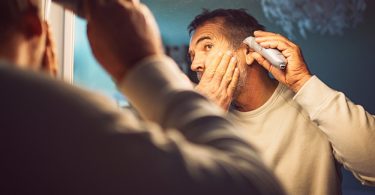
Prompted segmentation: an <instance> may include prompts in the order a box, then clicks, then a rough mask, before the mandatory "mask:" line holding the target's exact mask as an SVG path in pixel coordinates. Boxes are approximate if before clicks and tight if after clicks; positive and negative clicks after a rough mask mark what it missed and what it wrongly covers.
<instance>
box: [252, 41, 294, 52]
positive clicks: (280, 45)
mask: <svg viewBox="0 0 375 195" xmlns="http://www.w3.org/2000/svg"><path fill="white" fill-rule="evenodd" d="M259 45H260V46H262V47H264V48H272V49H278V50H280V51H284V50H287V49H293V47H292V46H290V45H288V44H287V43H285V42H283V41H265V42H261V43H259Z"/></svg>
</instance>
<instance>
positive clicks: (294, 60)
mask: <svg viewBox="0 0 375 195" xmlns="http://www.w3.org/2000/svg"><path fill="white" fill-rule="evenodd" d="M254 35H255V41H256V42H258V43H259V44H260V45H261V46H262V47H264V48H275V49H278V50H280V51H281V53H282V54H283V55H284V56H285V58H286V59H287V61H288V63H287V66H286V69H285V70H280V69H277V68H275V67H274V66H272V65H271V64H270V63H269V62H268V61H267V60H265V59H264V58H263V57H262V56H261V55H260V54H258V53H256V52H254V53H253V54H252V56H253V57H254V58H255V60H256V61H257V62H258V63H259V64H260V65H262V66H263V67H264V68H266V69H267V70H268V71H269V72H270V73H271V74H272V75H273V76H274V77H275V78H276V79H277V80H278V81H279V82H281V83H283V84H285V85H287V86H288V87H289V88H291V89H292V90H293V91H294V92H298V91H299V90H300V89H301V87H302V86H303V85H304V84H305V83H306V82H307V81H308V80H309V79H310V78H311V74H310V71H309V70H308V68H307V66H306V63H305V60H304V59H303V56H302V52H301V50H300V48H299V47H298V46H297V45H295V44H294V43H292V42H291V41H290V40H288V39H287V38H285V37H283V36H281V35H279V34H275V33H271V32H264V31H255V32H254Z"/></svg>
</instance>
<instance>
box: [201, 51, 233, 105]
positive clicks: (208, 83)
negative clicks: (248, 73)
mask: <svg viewBox="0 0 375 195" xmlns="http://www.w3.org/2000/svg"><path fill="white" fill-rule="evenodd" d="M236 65H237V59H236V58H235V57H232V54H231V53H230V52H227V53H225V54H223V53H222V52H219V53H217V54H213V55H210V56H208V58H207V60H206V67H207V69H206V70H205V71H204V73H203V75H202V78H201V80H200V82H199V84H198V85H197V86H196V88H195V89H196V90H197V91H198V92H200V93H201V94H203V95H204V96H206V97H207V98H209V99H211V100H212V101H213V102H215V103H216V104H217V105H219V106H220V107H221V108H223V109H224V110H228V108H229V105H230V103H231V102H232V99H233V94H234V91H235V89H236V87H237V83H238V80H239V71H238V68H237V67H236Z"/></svg>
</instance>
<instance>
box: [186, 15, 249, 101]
mask: <svg viewBox="0 0 375 195" xmlns="http://www.w3.org/2000/svg"><path fill="white" fill-rule="evenodd" d="M224 27H225V26H224V25H223V23H222V22H207V23H205V24H203V25H202V26H200V27H198V28H197V29H196V30H195V32H194V34H193V36H192V37H191V40H190V46H189V54H190V59H191V62H192V63H191V65H190V68H191V70H193V71H195V72H196V73H197V76H198V79H199V80H200V79H201V77H202V75H203V74H204V71H205V70H206V69H207V68H208V67H207V65H208V64H209V62H207V57H208V55H209V54H215V53H217V52H219V51H221V52H223V53H225V52H226V51H228V50H230V51H232V52H233V55H234V56H236V58H237V61H238V63H237V67H238V70H239V71H240V79H239V83H238V86H241V85H243V84H244V82H245V80H246V76H247V75H246V69H247V65H246V60H245V55H244V54H243V53H242V52H240V49H239V50H237V51H234V49H233V48H232V47H231V45H230V41H229V40H228V39H227V38H226V37H225V35H224V34H223V33H222V32H223V31H224V30H225V29H223V28H224ZM238 86H237V89H236V91H237V92H236V93H235V94H237V95H238V91H239V90H240V89H239V88H240V87H238Z"/></svg>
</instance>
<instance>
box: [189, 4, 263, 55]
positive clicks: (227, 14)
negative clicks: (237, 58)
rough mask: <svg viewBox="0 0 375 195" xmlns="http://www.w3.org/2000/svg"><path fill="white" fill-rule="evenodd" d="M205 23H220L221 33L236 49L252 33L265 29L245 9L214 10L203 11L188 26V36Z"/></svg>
mask: <svg viewBox="0 0 375 195" xmlns="http://www.w3.org/2000/svg"><path fill="white" fill-rule="evenodd" d="M207 22H222V23H223V25H224V27H223V28H222V33H223V34H224V36H225V37H226V38H227V39H228V40H229V41H230V43H231V44H232V47H233V48H238V47H239V46H240V45H241V43H242V41H243V40H244V39H245V38H246V37H248V36H250V35H253V34H254V31H256V30H264V29H265V28H264V26H263V25H261V24H259V23H258V21H257V20H256V19H255V18H254V17H253V16H251V15H250V14H248V13H247V12H246V10H245V9H216V10H213V11H209V10H207V9H204V10H203V12H202V13H201V14H199V15H197V16H196V17H195V18H194V20H193V21H192V22H191V23H190V24H189V26H188V31H189V34H190V36H191V35H192V33H193V32H194V31H195V30H196V29H197V28H198V27H200V26H202V25H204V24H205V23H207Z"/></svg>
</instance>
